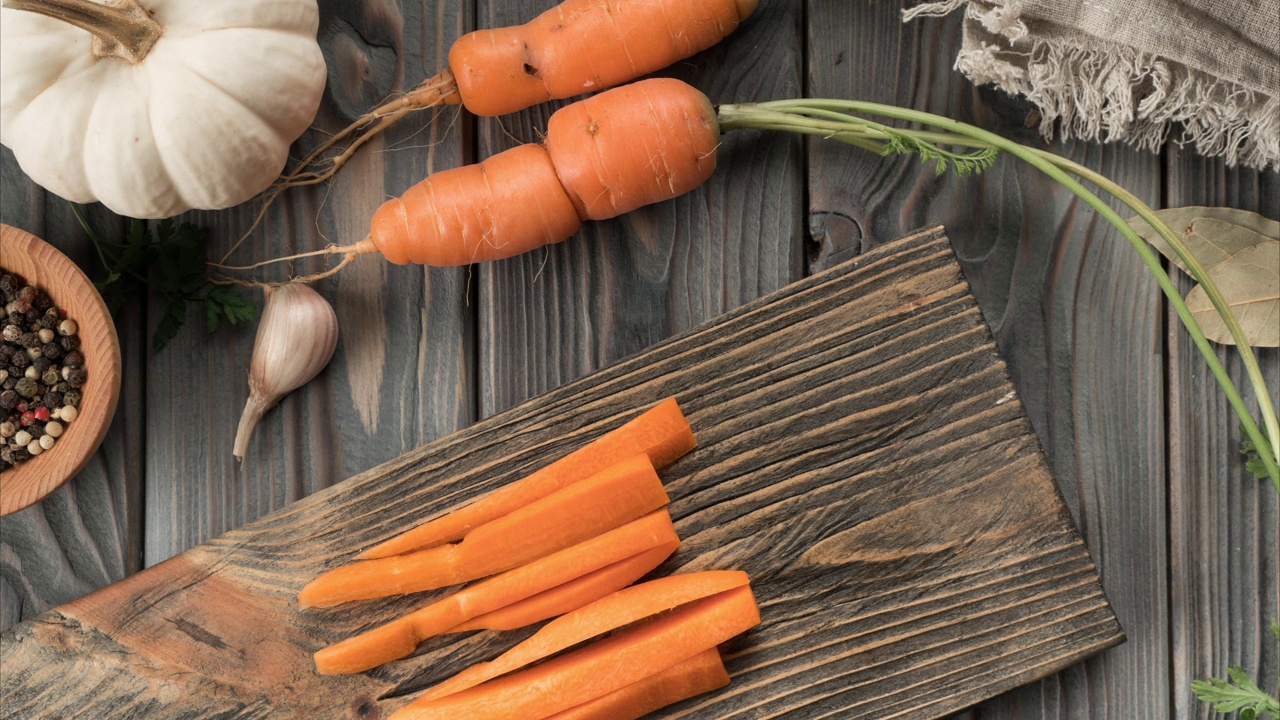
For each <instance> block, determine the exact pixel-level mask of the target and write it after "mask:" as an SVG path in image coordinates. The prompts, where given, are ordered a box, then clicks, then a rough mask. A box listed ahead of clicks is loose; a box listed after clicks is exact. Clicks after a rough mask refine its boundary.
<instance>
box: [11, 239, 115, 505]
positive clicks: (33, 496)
mask: <svg viewBox="0 0 1280 720" xmlns="http://www.w3.org/2000/svg"><path fill="white" fill-rule="evenodd" d="M119 398H120V341H119V338H118V337H117V336H116V329H115V324H114V323H113V322H112V320H111V313H110V312H108V310H107V306H106V303H104V302H103V301H102V296H101V295H99V294H98V291H97V289H96V288H94V286H93V283H92V282H90V281H89V278H88V277H86V276H85V274H84V273H83V272H81V271H80V268H78V267H76V264H75V263H73V262H71V260H70V259H68V258H67V256H66V255H63V254H62V253H61V252H59V251H58V250H57V249H56V248H54V247H53V246H52V245H49V244H48V243H46V242H44V241H43V240H41V239H39V238H37V237H36V236H34V235H32V234H30V233H27V232H24V231H22V230H19V229H17V228H14V227H10V226H8V225H2V224H0V515H8V514H9V513H12V512H16V511H18V510H21V509H23V508H25V507H28V506H30V505H33V504H35V503H37V502H39V501H40V500H41V499H43V498H44V497H45V496H47V495H48V494H49V493H51V492H53V491H54V490H56V489H58V488H59V487H61V486H62V485H63V484H64V483H66V482H67V481H68V480H70V479H71V478H72V477H74V476H75V475H76V474H77V473H79V472H80V470H81V469H82V468H84V466H85V464H86V463H88V462H89V458H91V457H93V454H94V453H95V452H97V449H98V446H99V445H101V444H102V439H103V437H104V436H105V435H106V434H107V428H108V427H109V426H110V425H111V418H112V417H113V416H114V415H115V410H116V402H117V401H118V400H119Z"/></svg>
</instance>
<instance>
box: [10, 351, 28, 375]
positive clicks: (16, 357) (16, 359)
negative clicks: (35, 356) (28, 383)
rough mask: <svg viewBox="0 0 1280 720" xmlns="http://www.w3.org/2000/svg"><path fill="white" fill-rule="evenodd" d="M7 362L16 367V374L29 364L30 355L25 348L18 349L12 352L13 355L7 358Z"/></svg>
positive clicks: (20, 372)
mask: <svg viewBox="0 0 1280 720" xmlns="http://www.w3.org/2000/svg"><path fill="white" fill-rule="evenodd" d="M9 364H10V365H12V366H13V367H15V368H17V369H18V373H17V374H19V375H21V374H22V370H23V368H25V367H26V366H28V365H30V364H31V356H30V355H28V354H27V353H26V351H25V350H20V351H18V352H16V353H14V354H13V357H11V358H9Z"/></svg>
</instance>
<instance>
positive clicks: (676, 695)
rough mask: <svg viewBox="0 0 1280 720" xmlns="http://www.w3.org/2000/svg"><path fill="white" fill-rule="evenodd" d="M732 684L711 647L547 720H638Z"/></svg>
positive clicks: (717, 651) (717, 655)
mask: <svg viewBox="0 0 1280 720" xmlns="http://www.w3.org/2000/svg"><path fill="white" fill-rule="evenodd" d="M728 684H729V672H728V671H727V670H725V669H724V661H723V660H721V659H720V651H719V650H717V649H716V648H711V649H710V650H706V651H704V652H701V653H698V654H697V655H694V656H693V657H691V658H689V659H688V660H685V661H684V662H682V663H680V664H679V665H673V666H672V667H669V668H667V669H666V670H663V671H662V672H660V673H658V674H656V675H650V676H649V677H647V678H645V679H643V680H641V681H639V682H633V683H631V684H630V685H628V686H626V687H624V688H622V689H621V690H614V691H613V692H611V693H609V694H608V695H605V696H604V697H601V698H596V699H595V700H592V701H591V702H589V703H584V704H582V705H579V706H577V707H575V708H570V709H568V710H565V711H564V712H558V713H556V714H555V715H552V716H551V717H549V718H547V720H637V718H642V717H644V716H645V715H648V714H649V713H651V712H653V711H654V710H658V709H660V708H664V707H666V706H668V705H674V704H675V703H678V702H680V701H681V700H688V699H689V698H691V697H694V696H697V695H701V694H703V693H708V692H711V691H712V690H719V689H720V688H722V687H724V686H725V685H728Z"/></svg>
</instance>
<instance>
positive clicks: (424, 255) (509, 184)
mask: <svg viewBox="0 0 1280 720" xmlns="http://www.w3.org/2000/svg"><path fill="white" fill-rule="evenodd" d="M535 199H536V202H534V200H535ZM581 225H582V222H581V221H580V220H579V219H578V215H577V213H575V212H574V208H573V205H572V204H571V203H570V202H569V197H568V195H567V194H565V191H564V188H562V187H561V186H560V182H559V180H557V179H556V172H555V169H554V168H553V167H552V166H551V159H550V157H548V155H547V151H546V150H545V149H544V148H543V147H542V146H541V145H521V146H519V147H514V148H511V149H510V150H507V151H505V152H501V153H498V154H497V155H494V156H493V157H491V158H489V159H488V160H485V161H484V162H482V163H480V164H479V165H464V166H462V167H459V168H454V169H452V170H445V171H443V172H438V173H435V174H434V175H431V176H430V177H428V178H427V179H426V180H423V181H422V182H420V183H418V184H417V185H414V186H413V187H411V188H409V190H408V191H407V192H405V194H404V195H402V196H401V197H398V198H392V199H390V200H388V201H387V202H385V203H383V205H382V207H380V208H378V211H377V212H376V213H374V215H373V224H372V232H373V241H374V243H375V244H376V245H377V246H378V249H379V250H381V251H382V254H383V255H384V256H386V258H387V260H390V261H391V262H393V263H396V264H397V265H404V264H405V263H411V262H413V263H421V264H426V265H435V266H451V265H468V264H471V263H474V262H478V261H480V260H485V259H488V258H490V257H511V256H512V255H519V254H521V253H525V252H528V251H530V250H533V249H534V248H540V247H542V246H544V245H551V244H554V243H558V242H560V241H561V240H564V239H565V238H568V237H570V236H571V235H573V234H574V233H575V232H577V231H578V227H579V226H581ZM391 239H394V240H395V241H394V242H393V241H390V240H391ZM410 239H412V240H410Z"/></svg>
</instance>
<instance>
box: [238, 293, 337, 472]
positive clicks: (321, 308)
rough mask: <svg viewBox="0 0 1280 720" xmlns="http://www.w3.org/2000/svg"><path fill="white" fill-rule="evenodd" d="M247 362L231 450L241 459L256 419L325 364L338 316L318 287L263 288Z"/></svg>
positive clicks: (334, 342)
mask: <svg viewBox="0 0 1280 720" xmlns="http://www.w3.org/2000/svg"><path fill="white" fill-rule="evenodd" d="M266 296H267V302H266V305H265V307H263V309H262V319H261V320H260V321H259V323H258V333H257V335H256V336H255V337H254V340H253V359H252V361H251V362H250V365H249V399H248V400H247V401H246V402H245V406H244V412H243V413H242V414H241V415H240V424H239V427H237V429H236V439H235V444H234V446H233V449H232V454H233V455H235V457H236V459H238V460H243V459H244V456H245V451H246V450H247V449H248V447H249V438H250V436H251V435H252V434H253V429H254V428H255V427H257V425H258V421H259V420H261V419H262V416H263V415H264V414H266V412H267V411H268V410H270V409H271V408H273V407H275V406H276V404H277V403H279V402H280V399H281V398H283V397H284V396H285V395H288V394H289V393H291V392H293V391H294V390H297V389H298V388H300V387H302V386H303V385H306V384H307V383H308V382H310V381H311V379H312V378H314V377H315V376H316V375H319V374H320V371H321V370H323V369H324V367H325V366H326V365H328V364H329V359H330V358H332V357H333V351H334V349H336V348H337V346H338V316H337V314H336V313H334V311H333V306H332V305H330V304H329V302H328V301H327V300H325V299H324V298H323V297H321V295H320V293H318V292H316V291H315V290H313V289H311V288H310V287H309V286H307V285H303V284H301V283H289V284H286V285H281V286H278V287H274V288H269V289H268V290H267V291H266Z"/></svg>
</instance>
